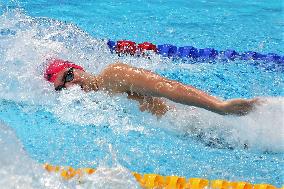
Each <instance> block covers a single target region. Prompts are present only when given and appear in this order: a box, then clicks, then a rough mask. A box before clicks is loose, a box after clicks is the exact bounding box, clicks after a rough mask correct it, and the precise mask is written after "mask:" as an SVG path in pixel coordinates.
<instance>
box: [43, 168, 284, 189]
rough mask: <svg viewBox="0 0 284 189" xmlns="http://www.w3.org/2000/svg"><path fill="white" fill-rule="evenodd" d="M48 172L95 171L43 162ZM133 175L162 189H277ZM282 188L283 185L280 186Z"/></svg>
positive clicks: (75, 175)
mask: <svg viewBox="0 0 284 189" xmlns="http://www.w3.org/2000/svg"><path fill="white" fill-rule="evenodd" d="M44 168H45V169H46V170H47V171H48V172H54V173H58V174H60V176H61V177H62V178H63V179H64V180H69V179H72V178H78V179H79V178H81V177H82V176H84V175H92V174H93V173H95V172H96V169H93V168H79V169H74V168H72V167H62V166H53V165H50V164H47V163H46V164H44ZM132 174H133V176H134V177H135V179H136V180H137V182H138V183H139V184H140V185H141V187H142V188H147V189H150V188H164V189H206V188H212V189H277V188H276V187H275V186H273V185H270V184H254V185H253V184H250V183H248V182H230V181H226V180H211V181H209V180H207V179H203V178H189V179H186V178H185V177H179V176H162V175H158V174H144V175H141V174H139V173H136V172H132ZM282 189H284V186H283V187H282Z"/></svg>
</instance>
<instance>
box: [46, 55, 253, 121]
mask: <svg viewBox="0 0 284 189" xmlns="http://www.w3.org/2000/svg"><path fill="white" fill-rule="evenodd" d="M44 77H45V79H46V80H47V81H49V82H52V83H53V84H54V87H55V90H56V91H60V90H62V89H65V88H69V87H71V86H73V85H79V86H81V88H82V90H84V91H86V92H88V91H98V90H103V91H107V92H109V93H111V94H116V93H127V95H128V98H129V99H132V100H136V101H138V102H139V104H140V110H141V111H145V110H146V111H149V112H151V113H152V114H155V115H157V116H158V117H159V116H162V115H164V114H165V113H166V112H167V111H168V110H169V109H171V107H170V106H168V105H167V104H166V102H165V101H164V100H163V99H162V97H164V98H167V99H169V100H171V101H174V102H176V103H181V104H185V105H189V106H196V107H199V108H204V109H206V110H209V111H212V112H215V113H217V114H220V115H246V114H248V113H249V112H250V111H252V110H253V108H254V105H255V104H256V103H257V102H259V100H258V99H248V100H246V99H232V100H228V101H222V100H220V99H218V98H216V97H214V96H211V95H209V94H207V93H205V92H203V91H201V90H199V89H196V88H194V87H192V86H190V85H185V84H182V83H180V82H177V81H174V80H170V79H167V78H165V77H162V76H159V75H157V74H155V73H153V72H152V71H149V70H145V69H142V68H136V67H132V66H130V65H127V64H123V63H114V64H111V65H109V66H107V67H106V68H105V69H104V70H103V71H102V72H101V73H100V74H98V75H92V74H90V73H87V72H85V71H84V69H83V68H82V67H81V66H79V65H76V64H74V63H72V62H69V61H64V60H60V59H52V60H50V61H49V65H48V66H47V68H46V70H45V73H44Z"/></svg>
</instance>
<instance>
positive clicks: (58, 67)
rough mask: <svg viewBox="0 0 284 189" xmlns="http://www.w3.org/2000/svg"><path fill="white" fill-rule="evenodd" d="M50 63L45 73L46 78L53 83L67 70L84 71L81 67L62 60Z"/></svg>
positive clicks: (50, 61)
mask: <svg viewBox="0 0 284 189" xmlns="http://www.w3.org/2000/svg"><path fill="white" fill-rule="evenodd" d="M48 63H49V64H48V66H47V68H46V70H45V72H44V78H45V79H46V80H47V81H49V82H52V83H54V81H55V80H56V79H57V77H58V74H59V73H60V72H62V71H63V70H65V69H66V68H75V69H79V70H82V71H84V69H83V68H82V67H81V66H78V65H76V64H74V63H72V62H69V61H65V60H61V59H51V60H49V62H48Z"/></svg>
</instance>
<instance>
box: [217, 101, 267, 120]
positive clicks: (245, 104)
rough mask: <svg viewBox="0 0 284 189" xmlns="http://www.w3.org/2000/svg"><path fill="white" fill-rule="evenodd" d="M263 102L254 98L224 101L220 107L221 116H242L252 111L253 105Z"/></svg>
mask: <svg viewBox="0 0 284 189" xmlns="http://www.w3.org/2000/svg"><path fill="white" fill-rule="evenodd" d="M262 102H263V101H262V100H260V99H258V98H255V99H250V100H245V99H233V100H229V101H225V102H223V103H222V105H221V110H222V111H221V114H223V115H238V116H244V115H247V114H248V113H250V112H251V111H253V109H254V108H255V105H258V104H261V103H262Z"/></svg>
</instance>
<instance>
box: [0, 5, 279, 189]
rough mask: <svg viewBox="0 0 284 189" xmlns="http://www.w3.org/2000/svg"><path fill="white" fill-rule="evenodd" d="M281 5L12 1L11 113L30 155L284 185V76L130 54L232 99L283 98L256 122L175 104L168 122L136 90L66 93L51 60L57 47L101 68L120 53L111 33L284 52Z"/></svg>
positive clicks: (2, 56)
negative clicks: (59, 88)
mask: <svg viewBox="0 0 284 189" xmlns="http://www.w3.org/2000/svg"><path fill="white" fill-rule="evenodd" d="M281 3H282V2H281V1H276V0H275V1H266V2H258V1H249V2H242V1H231V2H230V1H218V2H213V1H189V2H188V1H181V0H180V1H174V2H173V1H155V2H151V1H121V2H115V1H114V2H105V1H96V2H93V1H84V2H80V1H78V2H76V1H60V2H58V1H18V2H7V1H4V2H1V3H0V10H1V15H2V16H1V19H0V24H1V25H0V27H1V28H0V29H1V31H6V33H1V35H0V45H1V48H0V60H1V63H0V65H1V66H2V67H1V71H2V74H1V75H0V79H1V80H0V81H1V83H0V91H1V92H0V104H1V106H0V119H1V120H2V121H4V122H5V123H6V124H7V125H9V126H10V127H11V128H14V129H15V132H16V134H17V136H18V137H19V139H20V141H21V142H22V143H23V145H24V148H25V150H26V151H27V152H28V154H29V155H30V156H31V157H32V158H33V159H35V160H37V161H38V162H40V163H44V162H49V163H51V164H57V165H72V166H74V167H85V166H90V167H98V166H110V167H112V166H114V164H121V165H122V166H124V167H126V168H127V169H129V170H131V171H136V172H139V173H158V174H162V175H179V176H185V177H187V178H188V177H203V178H208V179H227V180H234V181H236V180H242V181H248V182H252V183H262V182H267V183H270V184H274V185H276V186H281V185H282V184H283V178H284V173H283V171H282V168H283V166H284V164H283V162H284V157H283V152H284V147H283V144H281V142H282V136H283V135H281V132H282V133H283V122H281V117H280V116H281V115H282V112H281V111H283V109H282V107H281V103H282V104H283V100H281V98H280V97H283V96H284V92H283V87H284V86H283V85H284V84H283V83H284V74H283V72H280V71H277V70H276V71H269V70H266V69H265V68H263V67H258V66H255V65H253V64H255V62H245V61H236V62H230V63H225V62H216V63H215V64H207V63H202V64H192V65H188V64H180V63H176V62H173V61H171V60H164V59H160V58H159V57H153V58H152V59H151V60H145V59H143V60H142V59H141V58H137V59H136V58H133V57H122V58H120V60H121V61H123V62H125V63H128V64H132V65H135V66H140V67H144V68H147V69H151V70H153V71H155V72H157V73H159V74H161V75H163V76H165V77H168V78H170V79H175V80H178V81H180V82H182V83H185V84H189V85H193V86H195V87H198V88H200V89H203V90H205V91H207V92H208V93H210V94H213V95H216V96H219V97H221V98H224V99H230V98H240V97H242V98H251V97H255V96H266V97H274V98H280V99H277V101H276V102H275V101H274V102H273V103H272V102H271V104H272V105H270V106H267V107H265V108H262V109H261V108H260V109H258V111H257V112H256V113H255V114H252V115H251V116H248V117H245V118H234V117H229V118H223V117H221V116H217V115H215V114H211V113H208V112H206V111H203V110H192V109H188V107H184V106H181V105H178V104H175V105H176V106H177V108H178V111H177V114H175V113H174V112H171V113H169V114H168V115H167V116H166V117H165V118H162V119H160V120H157V119H156V118H155V117H154V116H152V115H150V114H148V113H145V112H144V113H140V112H139V110H138V108H137V104H136V103H135V102H129V101H127V100H126V99H125V96H117V97H113V98H112V97H109V96H108V95H106V94H103V93H98V94H84V93H82V92H80V91H78V90H76V89H74V91H73V92H74V94H75V95H72V91H71V92H70V93H69V92H68V91H67V92H66V93H63V94H55V93H54V91H53V90H52V86H51V85H49V84H47V83H46V82H45V81H44V80H43V79H42V75H41V74H42V71H40V70H41V67H40V66H39V65H40V64H41V62H42V59H44V57H45V56H46V54H51V55H54V54H55V55H56V56H59V57H64V58H68V59H71V60H73V61H76V62H78V63H80V64H81V65H83V66H84V67H85V68H86V69H87V70H88V71H91V72H94V73H97V70H96V68H99V69H100V68H101V66H103V65H104V64H106V63H107V64H109V63H110V62H113V61H114V60H116V59H118V57H117V56H116V55H112V54H110V52H109V51H108V49H107V48H106V47H104V46H103V44H105V42H104V41H99V42H97V41H96V39H108V38H110V39H113V40H119V39H130V40H134V41H137V42H143V41H150V42H153V43H156V44H163V43H172V44H175V45H179V46H183V45H193V46H196V47H198V48H204V47H214V48H216V49H227V48H233V49H236V50H238V51H240V52H243V51H247V50H255V51H258V52H262V53H268V52H274V53H278V54H282V55H283V53H284V51H283V49H284V48H283V47H284V42H283V38H282V37H283V25H284V22H283V4H281ZM39 17H41V18H39ZM42 17H44V18H42ZM78 27H79V29H78ZM7 29H9V30H7ZM7 31H9V32H7ZM156 62H158V64H156ZM19 68H20V69H19ZM27 71H28V72H27ZM30 71H31V72H30ZM274 114H275V115H276V116H275V117H273V116H271V115H274ZM277 131H278V132H277ZM279 133H280V134H279Z"/></svg>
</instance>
